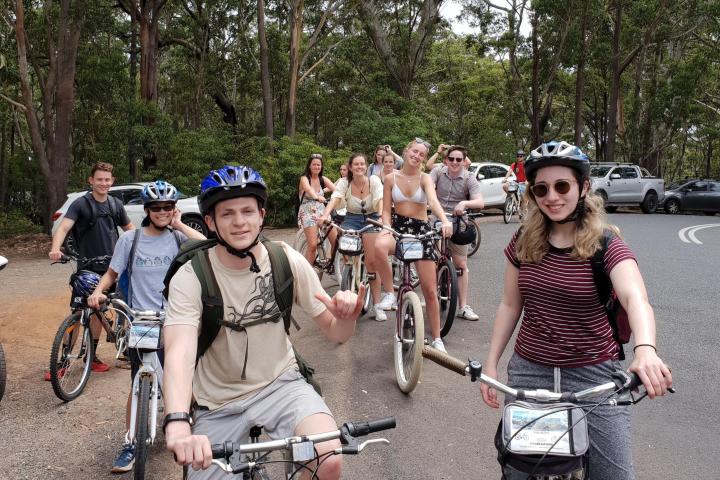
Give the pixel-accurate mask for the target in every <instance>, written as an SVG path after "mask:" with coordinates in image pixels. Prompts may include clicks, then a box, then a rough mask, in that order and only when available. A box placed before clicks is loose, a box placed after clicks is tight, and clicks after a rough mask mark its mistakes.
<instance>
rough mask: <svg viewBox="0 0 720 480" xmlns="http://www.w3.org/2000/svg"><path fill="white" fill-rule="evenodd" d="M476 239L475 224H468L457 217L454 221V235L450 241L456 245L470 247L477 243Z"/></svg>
mask: <svg viewBox="0 0 720 480" xmlns="http://www.w3.org/2000/svg"><path fill="white" fill-rule="evenodd" d="M475 237H477V231H475V224H474V223H472V222H468V221H467V220H465V219H464V218H462V217H455V220H454V221H453V234H452V236H451V237H450V241H451V242H453V243H454V244H455V245H470V244H471V243H472V242H474V241H475Z"/></svg>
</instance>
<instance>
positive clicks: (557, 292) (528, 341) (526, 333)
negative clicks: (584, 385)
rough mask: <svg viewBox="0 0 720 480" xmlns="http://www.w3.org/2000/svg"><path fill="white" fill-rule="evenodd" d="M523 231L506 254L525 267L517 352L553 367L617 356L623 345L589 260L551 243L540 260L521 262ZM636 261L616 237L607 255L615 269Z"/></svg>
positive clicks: (608, 266) (606, 261)
mask: <svg viewBox="0 0 720 480" xmlns="http://www.w3.org/2000/svg"><path fill="white" fill-rule="evenodd" d="M517 237H518V233H516V234H515V235H513V238H512V240H510V243H509V244H508V246H507V247H506V248H505V256H506V257H507V259H508V260H509V261H510V263H512V264H513V265H514V266H515V267H517V268H518V269H519V270H520V273H519V278H518V287H519V289H520V293H521V295H522V298H523V310H524V314H523V319H522V323H521V324H520V332H519V333H518V337H517V341H516V343H515V352H516V353H517V354H518V355H520V356H521V357H523V358H525V359H526V360H530V361H532V362H535V363H539V364H542V365H549V366H554V367H583V366H586V365H595V364H598V363H601V362H604V361H606V360H611V359H617V358H618V345H617V343H616V342H615V340H614V339H613V335H612V328H611V327H610V323H609V321H608V318H607V314H606V313H605V309H604V307H603V306H602V304H601V303H600V299H599V297H598V294H597V290H596V288H595V282H594V281H593V273H592V262H591V260H590V259H587V260H577V259H575V258H573V257H571V256H570V251H571V249H559V248H555V247H553V246H552V245H551V246H550V250H549V252H548V253H547V255H545V257H544V258H543V259H542V261H541V262H540V263H538V264H533V263H520V261H519V260H518V259H517V256H516V254H515V246H516V241H517ZM627 259H632V260H635V261H637V260H636V259H635V256H634V255H633V253H632V251H630V249H629V248H628V246H627V245H626V244H625V243H624V242H623V241H622V240H621V239H620V238H618V237H614V238H613V239H612V240H611V241H610V244H609V245H608V248H607V250H606V251H605V254H604V258H603V261H604V265H605V271H606V272H608V273H610V272H611V271H612V269H613V268H615V266H616V265H617V264H618V263H620V262H622V261H623V260H627Z"/></svg>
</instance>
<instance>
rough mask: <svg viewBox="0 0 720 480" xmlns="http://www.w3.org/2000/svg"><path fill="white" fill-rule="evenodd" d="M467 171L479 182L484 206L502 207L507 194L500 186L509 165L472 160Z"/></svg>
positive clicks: (508, 169)
mask: <svg viewBox="0 0 720 480" xmlns="http://www.w3.org/2000/svg"><path fill="white" fill-rule="evenodd" d="M468 171H469V172H470V173H472V174H474V175H475V178H477V180H478V182H479V183H480V187H481V188H482V196H483V200H484V202H485V208H501V209H502V208H504V206H505V198H506V197H507V194H506V193H505V191H504V190H503V188H502V181H503V178H505V175H506V174H507V172H509V171H510V167H509V166H508V165H505V164H504V163H494V162H473V163H471V164H470V167H469V168H468Z"/></svg>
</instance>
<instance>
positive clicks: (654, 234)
mask: <svg viewBox="0 0 720 480" xmlns="http://www.w3.org/2000/svg"><path fill="white" fill-rule="evenodd" d="M610 218H611V221H613V222H614V223H616V224H617V225H618V226H620V228H621V229H622V231H623V233H624V236H625V239H626V240H627V242H628V243H629V244H630V246H631V247H632V249H633V250H634V251H635V252H636V254H637V257H638V260H639V262H640V265H641V270H642V271H643V274H644V276H645V280H646V283H647V285H648V290H649V295H650V298H651V302H652V304H653V306H654V307H655V314H656V317H657V318H658V324H659V335H658V337H659V339H658V342H659V343H658V346H659V349H660V352H661V353H662V356H663V358H664V359H665V360H666V361H667V362H669V363H670V364H671V365H672V367H673V373H674V374H675V379H676V386H677V389H678V393H677V394H675V395H674V396H671V397H669V398H663V399H660V400H657V401H654V402H650V401H644V402H642V403H641V404H639V405H638V406H636V407H635V408H634V419H635V421H634V453H635V458H636V469H637V478H639V479H646V478H659V479H664V478H677V477H683V478H718V473H717V472H718V470H720V468H719V467H720V447H719V446H718V442H717V439H718V435H717V427H716V425H715V423H716V422H715V421H716V419H717V408H715V406H714V405H713V403H712V402H713V400H714V399H715V398H717V397H718V394H719V393H720V387H718V384H719V382H718V381H717V380H718V378H717V377H718V375H717V373H716V369H717V366H718V365H720V353H718V349H717V348H716V344H717V338H718V336H717V327H718V320H719V319H720V315H718V309H717V306H716V302H717V299H718V295H717V283H718V273H717V272H718V270H720V268H718V267H720V265H719V263H720V228H708V229H704V230H698V231H697V232H696V237H695V238H697V240H699V241H701V242H703V244H702V245H698V244H695V243H685V242H683V241H682V240H681V239H680V237H679V235H678V232H679V231H680V230H682V229H684V228H686V227H691V226H694V225H706V224H718V225H720V217H703V216H687V215H681V216H668V215H642V214H635V213H620V214H615V215H612V216H611V217H610ZM516 228H517V224H511V225H504V224H503V223H502V220H501V219H500V217H497V216H495V217H490V218H488V219H487V223H486V224H485V225H484V226H483V244H482V246H481V249H480V251H479V252H478V253H477V254H476V256H475V257H472V258H471V261H470V267H471V269H472V283H471V303H472V305H473V306H474V307H475V310H476V311H477V312H478V313H479V315H480V321H478V322H467V321H464V320H460V319H458V320H457V321H456V322H457V323H456V325H455V326H454V327H453V330H452V332H451V333H450V335H449V336H448V338H447V341H446V345H447V347H448V349H449V351H450V353H452V354H453V355H455V356H457V357H459V358H467V357H473V358H479V359H483V358H484V357H485V355H486V353H487V348H488V340H489V337H490V330H491V325H492V320H493V316H494V311H495V309H496V307H497V304H498V302H499V300H500V295H501V289H502V272H503V269H504V264H505V259H504V257H503V255H502V249H503V247H504V246H505V244H506V243H507V241H508V239H509V238H510V236H511V235H512V233H513V232H514V230H515V229H516ZM689 233H690V231H685V236H684V238H686V239H689V235H688V234H689ZM271 236H273V237H276V238H278V237H280V238H284V239H288V240H289V238H288V236H287V232H277V233H275V232H273V233H271ZM47 263H48V262H47V261H45V260H20V261H16V262H15V263H13V264H12V265H11V266H10V267H9V268H8V270H6V271H4V272H3V283H2V285H3V286H2V288H0V304H2V305H4V309H5V312H4V315H3V314H0V326H2V328H1V329H0V339H2V341H3V343H4V344H5V347H6V352H8V362H9V367H10V370H11V371H10V380H11V385H10V386H9V394H8V395H7V396H6V398H4V399H3V401H2V403H0V452H3V455H0V472H3V473H2V474H0V478H32V479H34V478H42V479H56V478H62V479H65V478H67V479H71V478H80V477H88V478H108V479H109V478H118V477H113V476H111V475H110V474H109V473H107V471H108V467H109V462H111V461H112V458H114V455H115V453H116V448H117V445H118V444H119V442H120V435H121V433H120V432H121V429H122V427H121V423H122V420H121V416H120V412H122V409H123V405H124V394H125V392H127V388H128V387H127V372H125V371H122V370H116V369H113V370H111V371H110V372H109V373H108V374H106V375H107V376H105V377H103V378H101V377H102V376H94V377H93V378H91V381H90V384H89V385H88V389H87V391H86V393H85V394H84V395H83V396H81V397H80V398H79V399H78V400H76V401H74V402H71V403H70V404H66V405H65V404H62V403H60V402H58V401H57V399H55V397H54V396H53V394H52V391H51V389H50V387H49V385H48V384H47V383H45V382H42V381H41V380H39V378H40V376H41V374H42V370H43V368H44V366H45V365H46V362H47V352H48V349H49V345H50V342H51V341H52V335H53V333H54V328H55V326H56V325H57V320H56V319H57V318H60V316H61V314H62V311H63V310H64V309H65V308H66V306H65V305H66V296H67V294H66V293H65V288H66V287H64V285H65V282H66V279H67V273H68V272H67V270H68V269H67V268H66V267H53V268H52V269H49V268H48V266H47ZM326 283H327V282H326ZM327 285H328V286H331V284H330V283H327ZM333 288H334V286H333ZM33 300H34V301H35V303H34V304H33V305H34V307H33V309H32V312H31V313H29V314H28V312H27V309H26V307H25V308H24V307H23V305H22V304H20V303H19V302H22V301H24V302H30V301H33ZM9 304H10V305H11V307H12V308H10V310H8V308H7V307H8V305H9ZM27 304H28V303H25V305H27ZM300 321H301V323H302V324H303V328H302V330H300V331H299V332H296V333H293V337H294V339H295V343H296V345H297V347H298V349H299V350H300V351H301V352H302V353H303V355H304V356H306V357H307V358H308V359H309V360H310V362H311V363H312V365H313V366H315V367H316V369H317V376H318V378H319V380H320V382H321V384H322V386H323V390H324V394H325V398H326V400H327V402H328V404H329V405H330V406H331V409H332V410H333V412H334V413H335V415H336V418H337V420H338V421H345V420H362V419H372V418H377V417H382V416H386V415H395V416H396V417H397V421H398V428H397V429H396V430H395V431H392V432H390V433H388V434H387V435H386V436H387V438H388V439H390V440H391V442H392V445H391V446H390V447H374V448H371V449H369V450H368V451H366V452H363V454H361V455H359V456H357V457H346V459H345V462H346V470H345V471H346V475H345V477H344V478H347V479H353V480H360V479H368V478H370V479H398V480H399V479H416V478H428V479H453V480H455V479H458V480H460V479H462V480H464V479H476V478H498V467H497V462H496V461H495V457H496V452H495V449H494V447H493V446H492V437H493V435H494V432H495V428H496V426H497V422H498V415H499V413H498V412H497V411H493V410H491V409H489V408H488V407H486V406H485V405H484V404H483V403H482V401H481V399H480V396H479V389H478V387H477V385H474V384H471V383H470V382H469V380H468V379H467V378H464V377H459V376H456V375H454V374H451V373H449V372H446V371H444V370H442V369H441V368H440V367H438V366H436V365H434V364H430V363H427V362H426V363H425V365H424V370H423V375H422V380H421V382H422V383H421V384H420V385H419V386H418V388H417V389H416V390H415V391H414V392H413V393H412V394H411V395H409V396H406V395H404V394H402V393H400V391H399V390H398V389H397V387H396V385H395V378H394V372H393V362H392V345H391V342H390V339H391V336H392V329H393V326H392V324H391V323H390V322H385V323H378V322H375V321H374V320H371V319H366V318H363V319H361V320H360V321H359V323H358V327H357V332H356V335H355V336H354V337H353V338H352V339H351V340H350V341H349V342H348V343H346V344H344V345H335V344H332V343H330V342H327V341H326V340H324V339H323V338H322V336H321V335H320V333H319V331H318V329H317V328H316V327H315V326H313V325H312V324H311V323H310V322H309V321H308V320H307V319H303V318H300ZM11 336H12V337H11ZM10 338H13V339H21V341H19V342H18V341H15V342H13V343H10V342H9V339H10ZM696 392H697V393H696ZM150 472H151V474H150V475H148V478H157V479H169V478H173V479H177V478H180V475H179V473H178V470H177V469H176V468H173V467H172V466H171V465H170V461H169V457H168V456H167V454H166V453H165V452H163V450H162V447H160V446H158V447H155V448H153V453H152V459H151V466H150ZM6 475H7V476H6ZM120 478H129V476H125V477H120Z"/></svg>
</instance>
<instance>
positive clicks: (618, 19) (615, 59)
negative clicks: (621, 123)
mask: <svg viewBox="0 0 720 480" xmlns="http://www.w3.org/2000/svg"><path fill="white" fill-rule="evenodd" d="M613 25H614V29H613V39H612V57H611V58H610V104H609V106H608V118H607V122H608V126H607V143H606V145H605V161H607V162H614V161H615V134H616V132H617V121H618V119H617V116H618V101H619V100H620V76H621V75H622V71H621V70H620V28H621V26H622V1H616V2H615V16H614V17H613Z"/></svg>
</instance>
